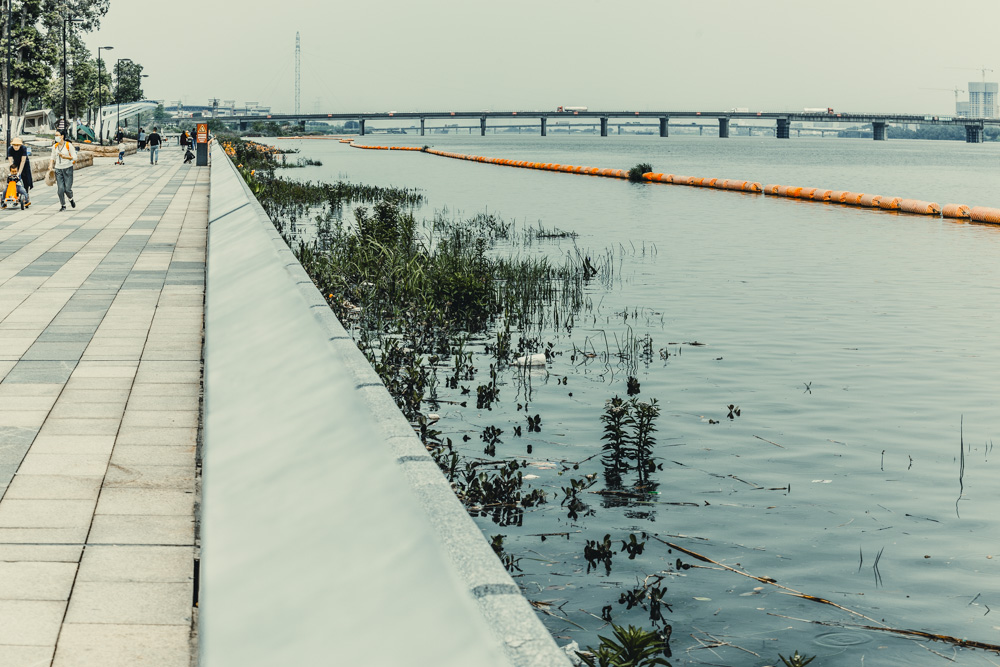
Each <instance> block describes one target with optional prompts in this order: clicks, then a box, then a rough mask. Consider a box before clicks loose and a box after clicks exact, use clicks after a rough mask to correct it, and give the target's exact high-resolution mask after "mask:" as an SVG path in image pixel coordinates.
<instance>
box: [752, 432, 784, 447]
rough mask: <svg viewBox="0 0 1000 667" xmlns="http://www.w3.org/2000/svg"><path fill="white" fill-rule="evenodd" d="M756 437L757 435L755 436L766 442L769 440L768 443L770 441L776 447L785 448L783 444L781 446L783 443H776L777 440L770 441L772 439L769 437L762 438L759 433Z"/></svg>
mask: <svg viewBox="0 0 1000 667" xmlns="http://www.w3.org/2000/svg"><path fill="white" fill-rule="evenodd" d="M754 437H755V438H757V439H758V440H763V441H764V442H768V443H770V444H772V445H774V446H775V447H781V448H782V449H784V447H782V446H781V445H779V444H778V443H776V442H771V441H770V440H768V439H767V438H762V437H760V436H759V435H755V436H754Z"/></svg>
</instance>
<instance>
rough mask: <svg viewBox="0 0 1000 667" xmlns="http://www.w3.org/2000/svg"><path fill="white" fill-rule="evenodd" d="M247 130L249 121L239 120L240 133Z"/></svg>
mask: <svg viewBox="0 0 1000 667" xmlns="http://www.w3.org/2000/svg"><path fill="white" fill-rule="evenodd" d="M249 129H250V123H249V121H245V120H241V121H240V132H246V131H247V130H249Z"/></svg>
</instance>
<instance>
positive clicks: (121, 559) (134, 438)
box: [0, 148, 209, 667]
mask: <svg viewBox="0 0 1000 667" xmlns="http://www.w3.org/2000/svg"><path fill="white" fill-rule="evenodd" d="M148 159H149V158H148V156H147V155H142V154H139V155H135V156H130V157H129V158H128V159H127V160H126V165H125V166H114V165H113V164H111V161H110V160H104V161H98V164H96V165H95V166H94V167H90V168H86V169H82V170H80V171H78V172H77V173H76V175H75V180H76V183H75V188H74V190H75V195H76V201H77V208H75V209H67V210H66V211H64V212H60V211H59V203H58V200H57V199H56V194H55V188H50V187H46V186H45V185H44V183H42V184H39V185H37V186H36V187H35V188H34V190H33V205H32V207H31V208H29V209H28V210H26V211H20V210H10V211H0V378H2V381H0V665H3V666H4V667H29V666H30V667H43V666H44V667H49V666H54V667H70V666H72V667H85V666H90V665H94V666H95V667H96V666H101V667H111V666H116V665H122V666H125V665H127V666H128V667H143V666H146V665H149V666H156V667H173V666H177V667H189V665H190V664H193V661H192V657H191V656H192V655H193V650H194V646H195V640H194V635H193V629H192V628H193V624H194V622H193V614H194V603H195V597H194V596H195V577H196V559H197V557H198V550H197V544H198V535H197V522H196V512H197V510H198V504H199V503H198V499H199V492H200V489H199V481H200V480H199V475H200V469H199V463H198V462H199V460H200V457H199V456H198V452H197V443H198V429H199V425H200V403H201V376H202V360H201V355H202V325H203V318H204V293H205V239H206V231H207V225H208V177H209V172H208V168H206V167H193V166H190V165H182V164H181V154H180V151H179V149H176V148H174V149H166V150H164V151H163V152H161V155H160V159H162V160H163V163H161V164H159V165H157V166H155V167H152V166H150V165H149V163H148Z"/></svg>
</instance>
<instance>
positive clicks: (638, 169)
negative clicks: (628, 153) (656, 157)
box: [628, 162, 653, 183]
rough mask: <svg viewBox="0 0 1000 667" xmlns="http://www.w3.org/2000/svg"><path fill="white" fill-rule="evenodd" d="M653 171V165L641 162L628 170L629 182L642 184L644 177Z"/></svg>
mask: <svg viewBox="0 0 1000 667" xmlns="http://www.w3.org/2000/svg"><path fill="white" fill-rule="evenodd" d="M651 171H653V165H651V164H649V163H648V162H640V163H639V164H637V165H635V166H634V167H632V168H631V169H629V170H628V180H629V182H631V183H642V175H643V174H648V173H649V172H651Z"/></svg>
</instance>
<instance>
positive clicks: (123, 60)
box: [115, 58, 132, 134]
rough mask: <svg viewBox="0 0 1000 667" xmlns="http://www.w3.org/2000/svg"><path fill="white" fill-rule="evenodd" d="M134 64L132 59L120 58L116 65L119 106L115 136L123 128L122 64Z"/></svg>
mask: <svg viewBox="0 0 1000 667" xmlns="http://www.w3.org/2000/svg"><path fill="white" fill-rule="evenodd" d="M130 62H132V59H131V58H119V59H118V61H117V62H116V63H115V79H116V81H115V102H116V104H117V105H118V122H117V124H116V125H115V134H118V131H119V130H120V129H121V127H122V63H130Z"/></svg>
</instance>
